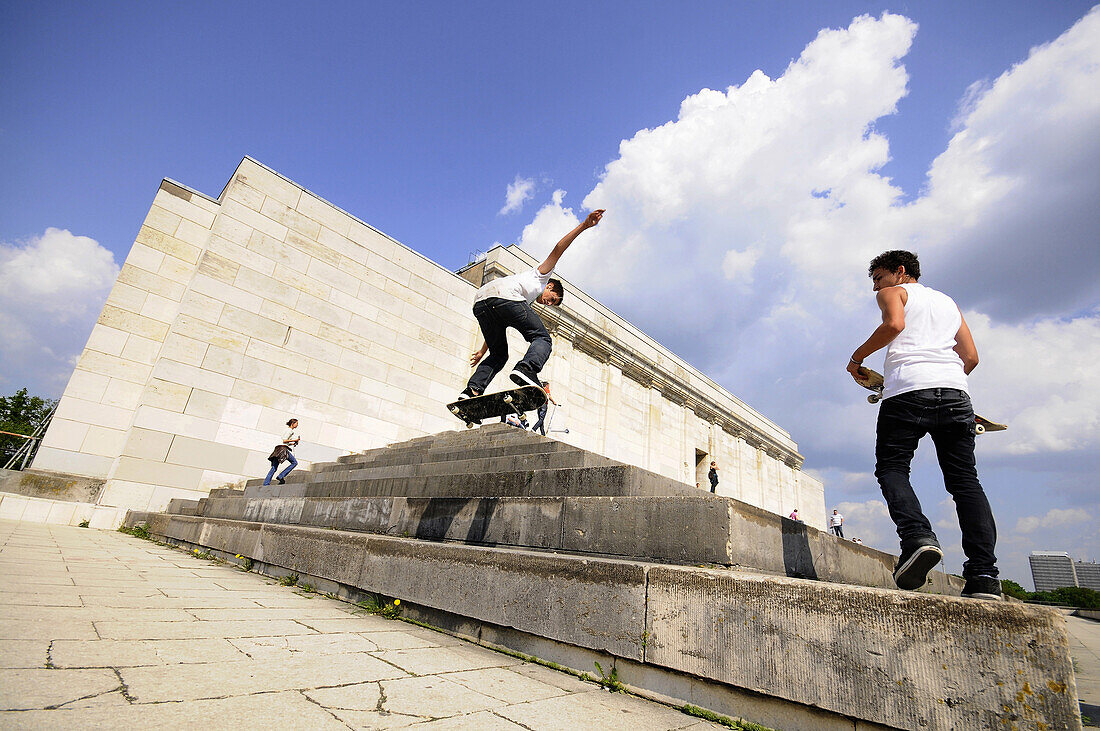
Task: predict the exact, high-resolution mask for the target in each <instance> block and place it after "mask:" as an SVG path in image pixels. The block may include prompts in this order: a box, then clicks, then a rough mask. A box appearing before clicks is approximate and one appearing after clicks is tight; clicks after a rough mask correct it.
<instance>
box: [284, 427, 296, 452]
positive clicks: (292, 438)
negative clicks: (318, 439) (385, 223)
mask: <svg viewBox="0 0 1100 731" xmlns="http://www.w3.org/2000/svg"><path fill="white" fill-rule="evenodd" d="M298 439H299V436H298V430H297V429H291V430H290V431H288V432H287V433H286V436H285V437H283V444H286V443H287V442H290V444H286V448H287V449H289V450H290V451H292V452H293V451H294V448H295V447H297V446H298Z"/></svg>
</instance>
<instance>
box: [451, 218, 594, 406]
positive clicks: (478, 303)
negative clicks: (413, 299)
mask: <svg viewBox="0 0 1100 731" xmlns="http://www.w3.org/2000/svg"><path fill="white" fill-rule="evenodd" d="M603 213H604V212H603V209H602V208H601V209H599V210H595V211H592V212H591V213H589V214H588V217H587V218H585V219H584V220H583V221H581V222H580V224H578V226H577V227H576V228H575V229H573V230H572V231H570V232H569V233H567V234H566V235H565V236H564V237H563V238H562V240H561V241H559V242H558V243H557V244H556V245H555V246H554V248H553V250H552V251H551V252H550V255H549V256H547V257H546V261H544V262H543V263H542V264H539V265H538V267H536V268H534V269H531V270H530V271H526V272H521V273H519V274H513V275H511V276H508V277H501V278H500V279H494V280H493V281H491V282H489V283H488V284H485V285H484V286H482V287H481V289H479V290H478V291H477V293H476V294H475V295H474V317H476V318H477V322H478V324H479V325H480V326H481V334H482V335H483V336H484V338H485V343H484V344H483V345H482V346H481V349H480V350H478V351H477V352H475V353H473V354H472V355H471V356H470V365H471V366H474V365H477V369H476V370H475V371H474V374H473V375H472V376H470V380H469V382H467V384H466V388H464V389H463V390H462V393H460V394H459V396H458V398H459V399H460V400H461V399H467V398H472V397H474V396H480V395H481V394H483V393H485V389H486V388H488V387H489V383H490V381H492V380H493V377H494V376H496V374H497V373H499V372H500V370H501V369H502V368H504V365H505V364H506V363H507V362H508V337H507V329H508V328H510V327H514V328H515V329H516V330H518V331H519V334H520V335H522V336H523V339H524V340H526V341H527V342H528V343H529V345H528V348H527V354H526V355H524V356H523V359H522V360H520V362H519V363H516V367H515V368H514V369H513V370H512V372H511V373H510V374H509V378H511V379H512V380H513V381H515V383H516V385H519V386H534V387H535V388H539V389H541V388H542V386H541V385H539V371H541V370H542V367H543V366H544V365H546V361H547V360H548V359H549V358H550V349H551V347H552V343H551V341H550V333H548V332H546V326H545V325H543V324H542V318H540V317H539V316H538V313H536V312H535V309H534V308H533V307H531V303H532V302H538V303H539V304H540V305H549V306H551V307H557V306H559V305H560V304H561V300H562V297H563V296H564V295H565V290H564V289H563V288H562V286H561V281H560V280H557V279H551V278H550V275H551V274H552V273H553V272H554V267H556V266H557V264H558V259H560V258H561V255H562V254H564V253H565V250H566V249H568V248H569V245H570V244H572V243H573V240H574V239H576V238H577V236H579V235H580V234H581V232H582V231H585V230H586V229H590V228H592V227H593V226H595V225H596V224H597V223H599V222H600V218H602V217H603ZM486 351H488V353H489V357H488V358H485V359H484V360H482V358H483V357H484V355H485V353H486ZM479 361H480V363H481V364H480V365H478V362H479Z"/></svg>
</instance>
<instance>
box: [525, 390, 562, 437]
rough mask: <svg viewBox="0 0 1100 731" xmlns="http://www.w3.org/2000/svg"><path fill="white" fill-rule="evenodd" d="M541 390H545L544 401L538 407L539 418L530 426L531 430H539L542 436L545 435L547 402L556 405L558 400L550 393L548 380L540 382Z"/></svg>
mask: <svg viewBox="0 0 1100 731" xmlns="http://www.w3.org/2000/svg"><path fill="white" fill-rule="evenodd" d="M542 390H543V391H546V403H545V404H543V405H542V406H540V407H539V411H538V414H539V420H538V421H536V422H535V425H534V426H533V427H531V431H539V432H541V433H542V435H543V436H546V412H547V411H549V410H550V406H549V404H554V406H557V405H558V402H557V401H555V400H554V397H553V396H551V395H550V381H543V382H542Z"/></svg>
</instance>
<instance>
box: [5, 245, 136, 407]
mask: <svg viewBox="0 0 1100 731" xmlns="http://www.w3.org/2000/svg"><path fill="white" fill-rule="evenodd" d="M118 272H119V268H118V265H117V264H116V263H115V258H114V255H113V254H112V253H111V252H110V251H108V250H107V249H105V248H104V247H102V246H100V245H99V243H98V242H96V241H95V240H94V239H90V238H88V237H87V236H74V235H73V234H72V233H70V232H69V231H65V230H60V229H56V228H47V229H46V231H45V233H43V234H42V235H41V236H35V237H33V238H31V239H30V240H29V241H25V242H21V243H16V244H7V243H0V363H2V364H3V368H0V391H3V392H4V395H7V394H8V393H9V392H14V391H16V390H18V389H20V388H23V387H24V386H25V387H27V388H28V389H29V390H30V391H31V392H32V393H34V394H38V395H43V396H54V397H56V396H60V395H61V391H62V390H63V389H64V387H65V383H66V382H67V381H68V379H69V376H70V375H71V374H72V368H73V364H74V363H75V361H76V358H77V356H79V355H80V351H81V349H82V348H83V346H84V341H85V340H86V339H87V337H88V332H90V331H91V329H92V325H93V324H94V323H95V320H96V318H97V317H98V316H99V312H100V310H101V309H102V308H103V301H104V300H105V299H106V298H107V294H108V293H109V292H110V290H111V287H112V285H114V282H115V279H116V278H117V277H118Z"/></svg>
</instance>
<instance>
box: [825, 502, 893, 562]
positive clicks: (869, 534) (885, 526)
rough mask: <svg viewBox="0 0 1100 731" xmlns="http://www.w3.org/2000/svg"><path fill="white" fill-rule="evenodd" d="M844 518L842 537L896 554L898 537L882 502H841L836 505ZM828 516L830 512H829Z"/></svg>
mask: <svg viewBox="0 0 1100 731" xmlns="http://www.w3.org/2000/svg"><path fill="white" fill-rule="evenodd" d="M836 509H837V511H838V512H839V513H840V514H841V515H843V516H844V537H845V538H848V539H852V538H859V539H860V540H862V541H863V543H864V545H868V546H871V547H872V548H878V549H879V550H882V551H890V552H893V553H897V548H898V537H897V531H896V530H895V528H894V521H893V520H891V519H890V512H889V511H888V510H887V509H886V503H885V502H883V501H882V500H868V501H866V502H862V503H857V502H843V503H838V504H837V505H836ZM829 512H830V514H831V513H832V511H829Z"/></svg>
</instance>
